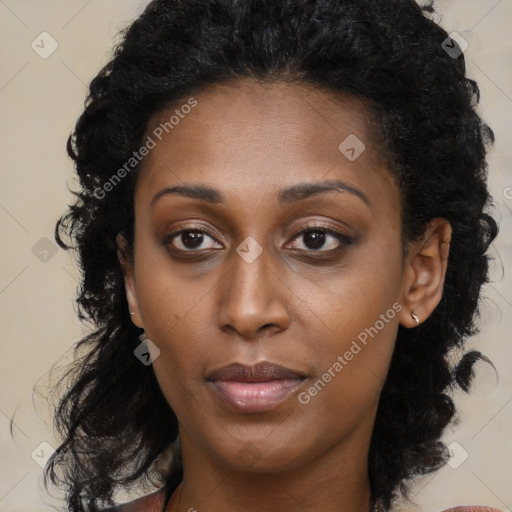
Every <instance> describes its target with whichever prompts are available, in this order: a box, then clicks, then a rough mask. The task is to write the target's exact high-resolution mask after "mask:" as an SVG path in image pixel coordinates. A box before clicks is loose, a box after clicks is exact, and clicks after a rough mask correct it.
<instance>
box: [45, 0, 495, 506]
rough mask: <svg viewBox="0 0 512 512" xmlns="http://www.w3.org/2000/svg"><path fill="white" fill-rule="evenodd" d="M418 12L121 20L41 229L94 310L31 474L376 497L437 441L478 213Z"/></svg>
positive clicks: (451, 106) (488, 223)
mask: <svg viewBox="0 0 512 512" xmlns="http://www.w3.org/2000/svg"><path fill="white" fill-rule="evenodd" d="M429 10H431V8H430V9H429V8H424V9H423V10H422V9H421V8H420V7H418V6H417V5H416V3H415V2H414V1H412V0H394V1H392V2H390V1H389V0H377V1H375V0H372V1H370V0H365V1H362V0H358V1H356V0H343V1H342V0H308V1H306V0H301V1H297V0H293V1H292V0H272V1H266V0H237V1H232V0H181V1H179V0H155V1H153V2H151V3H150V4H149V5H148V7H147V8H146V9H145V11H144V13H143V14H142V15H141V16H140V18H139V19H137V20H136V21H135V22H134V23H133V24H132V26H131V27H130V28H129V29H128V30H127V32H126V33H125V35H124V39H123V41H122V43H121V44H120V45H119V47H118V48H117V49H116V52H115V55H114V57H113V59H112V61H111V62H110V63H109V64H107V66H106V67H105V68H104V69H103V70H102V71H101V72H100V73H99V74H98V76H97V77H96V78H95V79H94V80H93V82H92V83H91V88H90V95H89V98H88V100H87V102H86V108H85V111H84V113H83V115H82V116H81V117H80V119H79V120H78V123H77V126H76V129H75V132H74V134H73V136H72V137H71V138H70V141H69V143H68V151H69V153H70V155H71V157H72V158H73V159H74V160H75V162H76V170H77V173H78V176H79V178H80V183H81V190H79V191H78V192H77V193H76V195H77V198H78V199H77V202H76V203H75V204H74V205H72V206H71V208H70V210H69V212H67V214H66V215H65V216H64V217H63V218H62V219H61V220H60V221H59V222H58V223H57V229H56V239H57V241H58V242H59V244H60V245H61V246H62V247H64V248H68V247H69V246H67V245H66V244H64V242H63V241H62V240H61V238H60V229H61V228H62V229H64V230H65V232H66V234H67V235H68V236H69V237H70V238H74V239H76V241H77V247H78V251H79V254H80V264H81V267H82V270H83V284H82V288H81V293H80V296H79V298H78V304H79V307H80V318H81V319H89V320H90V321H92V322H93V325H94V326H95V328H96V329H95V330H94V332H92V333H91V334H90V335H89V336H87V337H86V338H85V339H84V340H83V341H82V343H81V345H82V346H87V347H88V353H87V354H86V356H85V357H83V358H82V359H77V361H76V363H75V366H74V369H75V373H74V374H73V381H72V385H71V387H70V389H69V391H68V392H67V394H66V395H65V396H64V397H63V399H62V401H61V403H60V407H59V409H58V410H57V413H56V420H57V422H58V425H59V428H60V431H61V433H62V434H63V436H64V441H63V443H62V445H61V446H60V447H59V449H58V450H57V453H56V454H55V456H54V457H53V458H52V460H51V463H50V465H49V466H48V468H47V472H46V474H45V476H46V477H49V478H50V479H51V480H52V482H54V483H63V484H65V485H66V487H67V491H68V493H67V504H68V507H69V509H70V510H72V511H96V510H101V509H102V507H104V506H112V505H113V504H114V503H113V501H112V496H113V492H114V490H115V489H116V487H117V486H129V485H130V484H133V483H134V482H135V481H137V480H138V479H140V478H142V479H146V478H147V479H149V481H151V483H152V484H158V485H162V484H163V486H161V487H160V489H159V490H158V491H156V492H154V493H152V494H150V495H149V496H146V497H144V498H141V499H139V500H136V501H134V502H132V503H130V504H127V505H124V506H121V507H120V508H113V509H109V510H112V511H113V510H122V511H130V510H137V511H139V510H140V511H150V510H151V511H153V510H154V511H165V512H184V511H188V512H192V511H195V510H197V511H202V510H208V511H209V512H217V511H225V510H244V511H249V512H250V511H256V510H257V511H262V510H265V511H267V510H272V511H291V510H294V511H295V510H307V511H319V510H322V511H338V510H343V511H350V512H352V511H353V512H360V511H373V510H375V511H382V510H390V509H391V507H392V506H393V505H394V504H395V503H396V502H397V501H398V499H399V498H400V496H399V493H398V490H399V489H400V491H401V492H402V494H403V495H404V496H405V497H407V496H408V493H407V490H408V489H407V486H406V485H405V480H406V479H408V478H411V477H414V476H416V475H421V474H427V473H429V472H432V471H434V470H436V469H438V468H440V467H441V466H442V465H444V464H445V463H446V461H447V456H446V450H445V446H444V445H443V444H442V443H441V441H440V439H441V435H442V433H443V431H444V429H445V427H446V426H447V425H448V424H450V422H451V421H452V420H453V419H454V417H455V415H456V410H455V407H454V404H453V402H452V400H451V398H450V397H449V396H448V395H447V394H446V391H448V390H449V388H451V387H454V386H456V385H458V386H460V387H461V388H462V389H464V390H465V391H468V389H469V385H470V381H471V365H472V364H473V363H474V362H475V361H476V360H477V359H478V358H484V356H482V355H481V354H480V353H478V352H469V353H467V354H466V355H465V356H464V357H463V359H462V360H461V361H460V362H459V364H458V365H457V366H456V367H452V365H451V364H450V363H449V360H448V357H447V356H448V355H449V352H450V350H451V349H454V348H461V347H463V346H464V342H465V340H466V339H467V337H468V336H469V335H471V334H474V333H475V332H476V331H477V328H476V326H475V324H474V319H475V318H476V314H477V312H478V299H479V293H480V288H481V285H482V284H483V283H485V282H486V281H487V279H488V263H487V256H486V255H485V253H486V250H487V248H488V246H489V244H490V243H491V242H492V240H493V239H494V238H495V236H496V234H497V226H496V223H495V222H494V220H493V219H492V218H491V217H490V216H489V215H488V214H487V213H486V212H485V209H486V207H487V204H488V202H489V201H490V199H491V198H490V196H489V194H488V190H487V186H486V161H485V156H486V145H487V144H489V143H491V142H492V140H493V134H492V131H491V130H490V128H488V127H487V126H486V125H485V124H484V123H483V122H482V121H481V119H480V118H479V116H478V115H477V113H476V112H475V108H476V104H477V103H478V87H477V85H476V83H475V82H473V81H472V80H470V79H468V78H467V77H466V76H465V65H464V57H463V55H462V53H461V52H458V54H456V52H455V53H454V52H453V51H447V49H446V41H448V46H449V48H451V49H452V50H453V48H458V46H456V43H455V42H454V41H452V40H451V39H449V38H448V39H447V37H448V35H447V33H446V32H445V31H444V30H442V29H441V28H440V27H439V26H437V25H436V24H435V23H434V22H433V21H431V20H429V19H428V17H427V15H426V14H425V11H429ZM58 467H60V468H61V470H62V471H63V476H62V478H61V479H60V480H59V478H58V477H57V472H56V471H55V470H56V468H58ZM472 510H482V511H483V510H490V509H489V508H487V507H482V508H479V507H477V508H476V509H472Z"/></svg>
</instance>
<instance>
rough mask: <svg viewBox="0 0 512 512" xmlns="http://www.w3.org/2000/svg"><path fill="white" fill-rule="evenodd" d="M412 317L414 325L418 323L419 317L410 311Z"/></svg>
mask: <svg viewBox="0 0 512 512" xmlns="http://www.w3.org/2000/svg"><path fill="white" fill-rule="evenodd" d="M411 316H412V319H413V320H414V321H415V322H416V325H420V318H419V316H418V315H417V314H416V313H411Z"/></svg>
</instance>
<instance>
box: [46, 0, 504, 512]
mask: <svg viewBox="0 0 512 512" xmlns="http://www.w3.org/2000/svg"><path fill="white" fill-rule="evenodd" d="M432 11H433V8H432V5H428V6H423V7H421V6H419V5H418V4H416V3H415V2H414V1H413V0H154V1H152V2H151V3H149V5H148V6H147V7H146V8H145V10H144V12H143V13H142V15H141V16H140V17H139V18H138V19H136V20H135V21H134V22H133V24H131V25H130V26H129V27H128V28H127V29H126V30H125V31H124V32H123V34H122V39H121V42H120V43H119V44H118V45H117V46H116V48H115V50H114V53H113V56H112V59H111V60H110V62H109V63H108V64H107V65H106V66H105V67H104V68H103V69H102V70H101V71H100V72H99V74H98V75H97V76H96V77H95V78H94V80H93V81H92V82H91V84H90V90H89V94H88V97H87V99H86V102H85V109H84V112H83V113H82V115H81V116H80V118H79V119H78V122H77V124H76V127H75V130H74V132H73V133H72V135H71V136H70V137H69V140H68V146H67V149H68V153H69V155H70V156H71V158H72V159H73V160H74V162H75V167H76V172H77V174H78V177H79V185H80V188H79V190H77V191H72V193H73V194H74V196H75V198H76V201H75V203H74V204H72V205H68V206H69V209H68V210H67V211H66V212H65V215H62V217H61V218H60V219H59V220H58V222H57V225H56V228H55V238H56V240H57V242H58V243H59V245H60V246H61V247H62V248H64V249H71V248H73V249H75V250H77V251H78V255H79V264H80V267H81V271H82V281H81V287H80V290H79V294H78V297H77V299H76V302H77V304H78V316H79V318H80V319H81V320H82V321H86V322H90V323H91V324H92V325H93V326H94V330H93V332H92V333H90V334H89V335H87V336H85V337H84V338H83V339H82V340H81V341H80V342H79V343H78V344H77V347H76V349H75V350H76V351H78V349H79V348H80V347H82V348H85V349H86V354H85V355H84V356H82V357H76V358H75V361H74V362H73V364H72V365H71V368H70V370H69V371H68V372H67V373H66V375H65V378H66V379H71V384H70V385H69V386H68V389H67V391H66V393H65V395H64V396H63V397H62V399H61V400H60V403H59V404H58V408H57V410H56V411H55V426H56V428H57V429H58V430H59V433H60V434H61V435H62V436H63V439H64V440H63V442H62V444H61V445H60V446H59V447H58V449H57V451H56V453H55V454H54V455H53V457H52V458H51V460H50V462H49V464H48V466H47V467H46V470H45V486H47V480H48V478H49V479H51V481H52V482H53V483H54V484H57V485H64V486H65V488H66V491H67V492H66V500H67V505H68V507H69V510H71V511H73V512H85V511H87V512H89V511H91V512H94V511H97V510H98V508H97V507H98V506H99V505H101V504H103V503H106V504H107V505H112V504H113V500H112V497H113V494H114V491H115V490H116V488H117V487H118V486H125V487H128V486H129V485H131V484H133V483H134V482H136V481H137V480H138V479H143V480H144V481H147V480H146V479H149V480H150V481H152V482H153V483H155V482H160V483H162V482H163V481H165V480H166V479H168V478H170V477H171V476H172V475H176V474H179V472H180V471H182V468H181V459H180V450H179V443H178V437H177V436H178V427H177V419H176V416H175V414H174V413H173V411H172V409H171V408H170V406H169V404H168V402H167V401H166V399H165V397H164V396H163V394H162V392H161V389H160V387H159V384H158V382H157V380H156V377H155V374H154V372H153V369H152V367H151V366H144V365H141V364H140V361H139V360H138V359H137V358H136V357H134V354H133V351H134V349H135V348H136V346H137V345H139V343H140V340H139V335H140V334H142V330H141V329H140V328H138V327H136V326H134V325H133V323H132V322H131V320H130V315H129V312H128V308H127V301H126V295H125V288H124V280H123V273H122V269H121V266H120V263H119V260H118V257H117V246H116V235H117V234H119V233H121V234H123V236H124V237H125V238H126V240H127V242H128V252H130V253H131V251H133V225H134V201H133V195H134V190H135V185H136V182H137V175H138V171H139V167H140V165H138V166H137V167H136V168H134V170H133V171H132V172H131V173H130V174H129V175H128V176H126V177H125V178H124V179H123V180H121V181H120V182H119V183H118V184H117V185H116V186H115V187H113V188H112V190H111V191H109V193H108V195H107V196H106V197H103V195H102V194H98V190H99V189H101V187H103V185H104V184H105V183H107V182H108V180H109V179H111V177H112V175H113V174H114V173H115V172H116V170H118V169H119V168H121V167H122V166H123V164H125V162H127V161H128V160H129V159H130V158H131V157H132V156H133V153H134V151H136V150H137V149H138V148H139V147H140V146H141V144H142V142H143V137H144V134H145V130H146V129H147V127H148V123H149V122H150V120H151V119H152V117H153V116H155V115H157V114H158V113H159V112H161V111H162V110H163V109H165V108H168V107H169V105H172V104H175V103H176V102H178V101H183V98H187V97H190V95H192V94H197V93H199V92H201V91H203V90H205V89H207V88H208V87H209V86H211V85H214V84H220V83H224V84H227V83H230V82H231V81H234V80H238V79H243V78H246V79H251V80H256V81H259V82H260V83H272V82H279V81H280V82H287V83H292V84H293V83H295V84H308V85H312V86H314V87H316V88H318V89H319V90H323V91H327V92H331V93H335V94H339V93H341V94H343V95H345V96H352V97H354V98H358V99H359V100H361V101H362V102H364V104H365V105H366V107H367V113H368V116H369V117H371V119H372V120H373V121H374V122H373V125H372V126H373V127H374V128H373V129H374V131H375V134H374V135H375V137H377V139H378V140H379V141H380V145H381V153H382V155H383V157H385V158H386V161H387V163H388V167H389V170H390V172H392V173H393V174H394V175H395V176H396V177H397V180H398V183H399V188H400V193H401V196H402V205H403V207H402V239H403V242H404V247H405V246H406V245H405V244H406V243H407V242H409V241H412V240H415V239H417V237H419V236H420V235H421V234H422V233H423V232H424V230H425V228H426V225H427V223H428V222H429V221H430V220H431V219H433V218H435V217H442V218H445V219H447V220H448V221H449V222H450V224H451V226H452V239H451V247H450V254H449V260H448V268H447V272H446V277H445V284H444V292H443V296H442V299H441V302H440V303H439V305H438V306H437V307H436V309H435V310H434V311H433V312H432V314H431V315H430V316H429V317H428V318H427V319H426V320H425V321H424V322H423V323H422V324H421V325H420V326H419V327H417V328H415V329H406V328H403V327H402V326H399V330H398V334H397V339H396V345H395V350H394V353H393V357H392V361H391V365H390V368H389V371H388V374H387V377H386V381H385V384H384V387H383V390H382V393H381V397H380V402H379V407H378V411H377V416H376V420H375V425H374V431H373V436H372V439H371V444H370V450H369V456H368V473H369V479H370V487H371V493H372V500H374V501H375V500H380V501H381V502H382V503H383V504H384V505H385V506H386V507H389V506H390V504H391V502H392V501H393V500H394V499H395V498H397V497H398V490H400V492H401V493H402V494H403V495H405V496H408V493H409V489H408V486H407V485H406V483H405V480H407V479H410V478H412V477H414V476H418V475H423V474H426V473H429V472H432V471H434V470H436V469H438V468H440V467H441V466H442V465H443V464H445V462H446V453H445V446H444V444H443V443H442V442H441V436H442V434H443V431H444V429H445V427H446V426H447V425H448V424H450V423H451V422H452V421H453V420H454V419H457V418H456V416H457V415H456V408H455V405H454V403H453V401H452V399H451V398H450V396H449V393H448V392H449V391H451V390H453V388H454V387H456V386H459V387H461V388H462V389H463V390H464V391H465V392H469V388H470V384H471V379H472V376H473V375H474V373H473V370H472V366H473V363H474V362H475V361H477V360H478V359H485V360H486V361H489V360H488V359H487V358H486V357H485V356H483V355H482V354H481V353H480V352H477V351H470V352H468V353H465V354H464V352H463V348H464V343H465V341H466V339H467V338H468V337H469V336H471V335H474V334H475V333H477V332H478V327H477V323H476V320H477V318H478V314H479V307H480V290H481V286H482V284H484V283H485V282H488V280H489V265H488V264H489V256H487V255H486V252H487V249H488V247H489V245H490V243H491V242H492V241H493V240H494V238H495V237H496V235H497V232H498V228H497V225H496V222H495V221H494V220H493V218H492V217H491V216H490V215H489V213H488V207H489V206H490V204H491V203H492V198H491V196H490V195H489V192H488V189H487V183H486V182H487V163H486V153H487V150H488V148H489V147H490V146H491V145H492V143H493V142H494V135H493V132H492V130H491V129H490V128H489V127H488V126H487V125H486V124H485V122H484V121H483V120H482V119H481V117H480V116H479V115H478V114H477V111H476V110H477V105H478V102H479V88H478V85H477V84H476V83H475V82H474V81H473V80H471V79H469V78H468V77H467V76H466V68H465V61H464V54H463V53H462V52H457V53H459V55H456V54H453V52H452V53H451V54H450V53H449V52H447V51H446V50H445V48H446V44H445V43H446V41H447V38H448V34H447V32H446V31H445V30H443V29H442V28H441V27H440V26H439V25H438V24H437V23H436V22H435V21H433V19H432V18H431V16H430V14H429V12H432ZM450 46H454V45H453V44H452V43H450ZM455 48H458V47H457V46H455ZM61 230H62V232H64V233H65V234H66V235H67V236H68V237H69V238H70V240H75V241H76V244H77V247H72V246H70V245H67V244H66V243H64V242H63V240H62V239H61V236H60V233H61ZM452 349H457V350H458V351H459V353H461V354H463V356H462V358H461V360H460V362H459V363H458V364H457V365H455V364H453V363H450V358H449V356H450V355H451V353H452V352H451V351H452ZM491 364H492V363H491ZM121 426H122V428H121ZM169 455H170V456H171V457H169ZM166 457H168V458H166ZM171 458H172V461H173V462H172V464H170V463H169V462H168V461H169V460H170V459H171ZM162 461H165V463H162ZM57 468H60V470H61V471H62V474H61V475H60V477H59V476H58V475H57V473H58V471H56V469H57Z"/></svg>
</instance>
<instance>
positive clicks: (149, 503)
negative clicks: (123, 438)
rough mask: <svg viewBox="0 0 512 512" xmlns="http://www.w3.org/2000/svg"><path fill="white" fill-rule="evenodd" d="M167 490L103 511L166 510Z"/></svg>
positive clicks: (471, 511)
mask: <svg viewBox="0 0 512 512" xmlns="http://www.w3.org/2000/svg"><path fill="white" fill-rule="evenodd" d="M165 490H166V488H165V486H164V487H161V488H160V489H158V490H157V491H155V492H153V493H151V494H148V495H147V496H142V497H141V498H137V499H136V500H133V501H130V502H129V503H124V504H122V505H117V506H116V507H113V508H108V509H105V510H103V512H165V506H166V502H165ZM440 512H503V510H501V509H499V508H493V507H486V506H483V505H465V506H458V507H452V508H448V509H445V510H442V511H440Z"/></svg>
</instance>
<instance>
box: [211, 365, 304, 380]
mask: <svg viewBox="0 0 512 512" xmlns="http://www.w3.org/2000/svg"><path fill="white" fill-rule="evenodd" d="M303 377H304V375H303V374H302V373H300V372H297V371H295V370H290V369H289V368H286V367H284V366H281V365H279V364H274V363H269V362H267V361H262V362H260V363H257V364H254V365H251V366H247V365H244V364H241V363H232V364H228V365H227V366H224V367H222V368H220V369H219V370H216V371H214V372H212V373H210V374H209V375H208V377H207V379H208V380H211V381H236V382H268V381H271V380H277V379H297V378H303Z"/></svg>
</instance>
